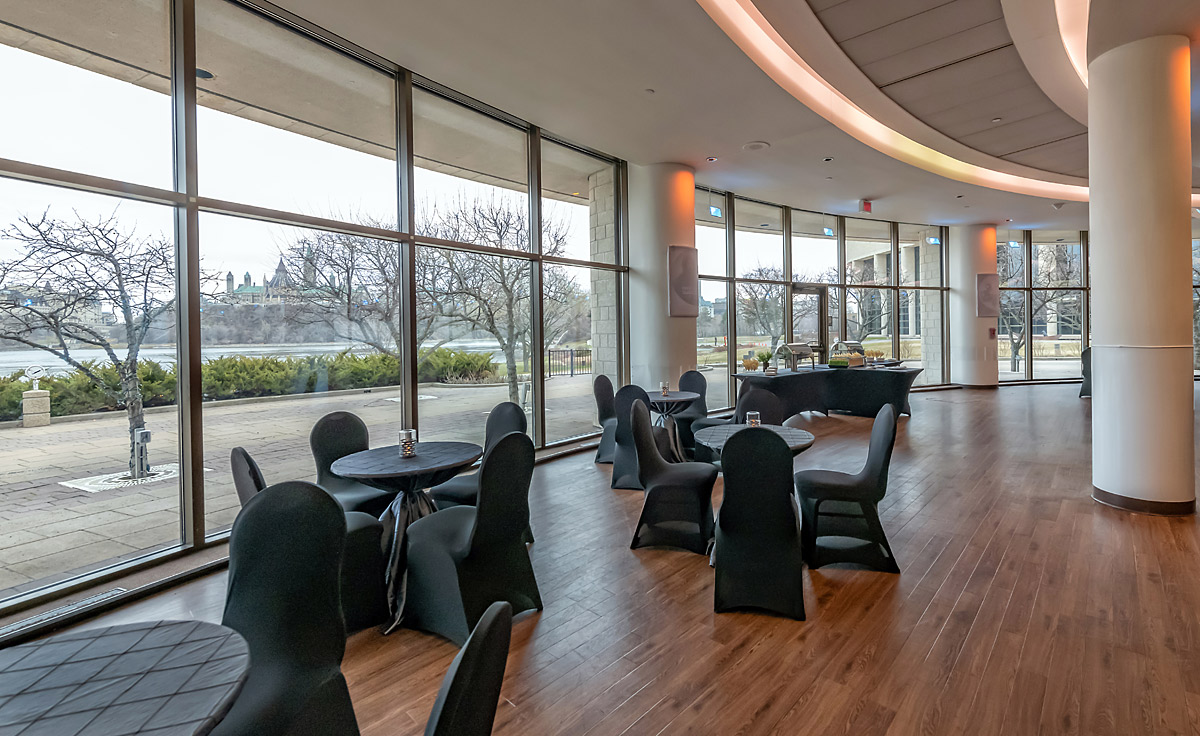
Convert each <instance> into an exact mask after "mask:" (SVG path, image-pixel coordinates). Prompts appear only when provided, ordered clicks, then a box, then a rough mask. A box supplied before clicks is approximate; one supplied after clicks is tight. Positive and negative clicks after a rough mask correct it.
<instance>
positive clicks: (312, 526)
mask: <svg viewBox="0 0 1200 736" xmlns="http://www.w3.org/2000/svg"><path fill="white" fill-rule="evenodd" d="M345 537H346V522H345V519H344V518H343V512H342V510H341V507H339V506H338V504H337V503H336V502H335V501H334V500H333V499H332V498H330V496H329V495H328V494H327V493H325V492H324V491H323V490H321V489H320V488H318V487H317V486H315V485H313V484H311V483H305V482H302V481H289V482H286V483H278V484H276V485H273V486H269V487H267V488H265V489H263V490H262V491H261V492H259V493H258V494H256V495H255V496H254V497H253V498H251V499H250V500H249V502H247V504H246V506H245V507H244V508H243V509H242V512H241V513H240V514H238V517H237V519H236V520H234V522H233V532H232V535H231V537H230V541H229V583H228V589H227V592H226V598H225V613H224V615H223V616H222V619H221V623H222V625H224V626H228V627H229V628H231V629H233V630H234V631H237V632H238V633H239V634H241V635H242V636H243V637H244V638H245V639H246V643H247V644H248V645H249V648H250V669H249V672H248V674H247V677H246V681H245V684H244V685H243V686H242V690H241V692H240V693H239V694H238V696H237V699H236V700H234V702H233V705H232V706H231V707H230V709H229V713H228V714H226V716H225V718H224V719H223V720H222V721H221V722H220V723H218V724H217V725H216V727H215V728H214V729H213V731H212V732H211V733H212V735H213V736H244V735H245V734H255V736H291V735H293V734H299V733H303V734H313V735H317V734H322V735H324V734H328V735H329V736H335V735H337V736H345V735H347V734H357V733H358V725H357V721H356V720H355V717H354V707H353V705H352V704H351V702H350V692H349V690H348V689H347V687H346V679H345V678H344V677H343V676H342V671H341V664H342V656H343V655H344V654H345V649H346V627H345V624H344V622H343V620H342V611H341V608H340V606H339V602H338V597H339V593H338V568H339V565H340V563H341V558H342V547H343V544H344V543H345Z"/></svg>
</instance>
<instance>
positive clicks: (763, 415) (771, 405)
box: [733, 388, 786, 424]
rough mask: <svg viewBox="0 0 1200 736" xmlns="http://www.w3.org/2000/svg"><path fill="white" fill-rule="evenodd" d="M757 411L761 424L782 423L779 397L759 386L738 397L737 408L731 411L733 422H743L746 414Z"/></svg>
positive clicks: (781, 407)
mask: <svg viewBox="0 0 1200 736" xmlns="http://www.w3.org/2000/svg"><path fill="white" fill-rule="evenodd" d="M752 411H756V412H758V415H759V419H760V420H761V421H762V423H763V424H783V420H784V419H786V417H784V416H783V405H782V404H780V403H779V397H778V396H776V395H775V394H773V393H771V392H770V391H764V390H762V389H761V388H752V389H750V390H748V391H746V393H744V394H742V395H741V396H740V397H738V402H737V408H736V409H735V410H734V412H733V422H734V424H745V423H746V414H747V413H749V412H752Z"/></svg>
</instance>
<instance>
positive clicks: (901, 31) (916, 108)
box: [697, 0, 1200, 206]
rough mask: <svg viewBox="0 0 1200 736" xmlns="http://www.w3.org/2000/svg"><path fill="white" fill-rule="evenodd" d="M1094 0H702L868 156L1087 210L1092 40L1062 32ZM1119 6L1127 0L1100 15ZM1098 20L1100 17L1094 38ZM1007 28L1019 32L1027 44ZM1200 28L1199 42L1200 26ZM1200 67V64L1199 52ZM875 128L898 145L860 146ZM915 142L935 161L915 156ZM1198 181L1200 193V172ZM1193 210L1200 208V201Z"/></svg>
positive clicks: (1196, 128)
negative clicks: (1083, 204) (1088, 53)
mask: <svg viewBox="0 0 1200 736" xmlns="http://www.w3.org/2000/svg"><path fill="white" fill-rule="evenodd" d="M1083 1H1085V0H807V3H797V2H790V1H788V0H697V2H698V3H699V4H700V5H701V6H702V7H704V8H705V10H706V12H708V13H709V15H710V16H711V17H712V18H713V20H714V21H715V22H716V23H717V24H718V25H719V26H721V27H722V29H723V30H724V31H725V32H726V33H727V34H728V35H729V36H730V38H732V39H733V40H734V41H735V43H738V45H739V46H740V47H741V48H742V50H743V51H744V52H745V53H746V54H747V55H748V56H749V57H750V58H751V59H752V60H754V61H755V63H756V64H758V65H759V67H760V68H762V69H763V71H764V72H766V73H767V74H768V75H769V76H771V77H772V78H773V79H775V81H776V82H777V83H779V84H780V86H781V87H783V88H784V89H786V90H788V91H789V92H790V93H792V94H793V95H794V96H796V97H797V99H800V100H801V101H803V102H805V103H806V104H807V105H809V106H810V107H812V108H813V109H814V110H817V111H818V112H820V113H821V114H822V115H824V116H825V117H826V118H827V119H829V120H830V121H831V122H833V123H834V124H835V125H838V127H840V128H842V129H843V130H845V131H846V132H848V133H850V134H851V135H854V136H855V137H857V138H858V139H859V140H861V141H863V142H864V143H867V144H868V145H871V146H873V147H875V148H877V149H878V150H881V151H883V152H885V153H887V154H888V155H891V156H893V157H896V158H898V159H899V160H903V161H906V162H908V163H912V164H913V165H916V166H921V167H923V168H925V169H927V170H929V171H935V172H936V173H939V174H942V175H945V176H950V177H952V178H956V179H959V180H960V181H966V182H971V183H976V184H980V185H983V186H991V187H995V188H999V189H1004V190H1007V191H1016V192H1023V193H1028V194H1037V195H1041V196H1059V197H1061V198H1062V199H1077V200H1081V201H1082V200H1086V196H1087V194H1086V189H1085V187H1086V175H1087V156H1088V148H1087V128H1086V126H1085V125H1084V124H1083V123H1082V122H1080V118H1083V119H1086V96H1085V95H1086V88H1083V93H1082V95H1083V96H1081V95H1080V92H1079V88H1080V87H1082V86H1083V84H1084V82H1083V80H1081V79H1080V75H1079V73H1078V71H1076V67H1075V66H1074V63H1075V60H1074V59H1073V58H1072V56H1071V51H1072V50H1074V52H1075V55H1076V56H1078V54H1079V48H1078V47H1079V38H1078V34H1079V33H1081V31H1080V29H1079V28H1067V29H1066V30H1067V31H1069V32H1070V33H1073V34H1075V35H1070V33H1068V34H1067V36H1066V38H1064V33H1063V31H1062V30H1061V29H1060V26H1059V24H1060V22H1062V23H1064V24H1066V23H1071V22H1074V23H1083V24H1086V23H1087V22H1088V17H1087V14H1086V13H1080V12H1079V7H1078V6H1079V4H1080V2H1083ZM1164 1H1165V2H1169V3H1178V5H1177V8H1179V9H1178V11H1177V13H1176V14H1175V16H1173V17H1176V19H1177V20H1178V21H1179V23H1182V24H1184V25H1183V26H1182V27H1185V28H1191V27H1192V26H1191V25H1187V23H1188V22H1190V16H1191V15H1193V14H1196V15H1200V14H1197V13H1196V9H1197V8H1198V7H1200V5H1198V4H1196V3H1195V1H1194V0H1164ZM1111 3H1116V4H1118V5H1120V0H1106V2H1104V3H1100V4H1101V5H1102V6H1103V5H1105V4H1111ZM1060 6H1062V7H1060ZM1121 9H1122V12H1121V13H1120V18H1121V19H1122V20H1123V21H1124V23H1118V24H1117V26H1118V27H1121V28H1122V33H1124V34H1125V35H1124V36H1123V37H1125V38H1128V37H1129V33H1131V32H1133V31H1130V27H1132V26H1133V25H1134V24H1133V23H1132V22H1131V21H1129V18H1130V14H1131V12H1133V11H1132V9H1131V8H1130V7H1129V5H1128V4H1125V5H1122V6H1121ZM1006 12H1009V13H1012V14H1013V15H1015V16H1017V17H1016V18H1012V17H1007V16H1006ZM1185 16H1188V18H1185ZM1095 18H1096V13H1094V12H1093V13H1092V20H1093V25H1094V24H1095ZM1014 21H1016V22H1014ZM1185 21H1186V22H1185ZM1143 25H1145V24H1143ZM1147 27H1148V28H1149V29H1150V30H1149V32H1158V33H1161V32H1162V28H1161V27H1164V26H1162V22H1161V19H1160V20H1159V21H1154V22H1150V25H1149V26H1147ZM1010 28H1016V29H1018V31H1019V32H1018V33H1017V34H1016V38H1014V34H1012V33H1011V32H1010ZM1196 28H1197V33H1195V34H1193V37H1194V38H1195V37H1200V21H1197V23H1196ZM1082 33H1084V34H1085V35H1086V30H1084V31H1082ZM830 41H832V44H834V45H836V49H835V50H834V51H833V52H832V53H831V51H830V49H831V44H830V43H829V42H830ZM1055 46H1057V49H1055ZM1094 46H1095V44H1094V43H1093V47H1094ZM797 49H800V50H802V51H803V53H800V52H798V51H797ZM1092 53H1093V55H1094V53H1095V49H1094V48H1093V49H1092ZM1193 63H1194V65H1197V64H1200V53H1196V54H1193ZM1064 65H1065V66H1064ZM1030 67H1032V68H1033V72H1032V73H1031V69H1030ZM1064 69H1065V70H1066V71H1065V72H1064ZM805 77H815V78H816V79H817V80H819V82H820V84H824V85H826V86H828V87H829V90H828V92H827V93H825V94H826V95H827V96H828V97H829V98H837V97H841V98H843V100H837V99H833V104H832V105H831V104H828V103H827V102H826V100H825V99H822V95H821V94H814V93H813V92H812V90H811V89H806V87H813V86H814V85H812V84H810V83H807V82H806V81H805V80H804V78H805ZM1072 77H1073V79H1072ZM1194 88H1195V87H1194ZM1046 90H1048V91H1049V92H1050V93H1052V94H1053V97H1054V99H1051V95H1049V94H1047V91H1046ZM839 108H846V109H839ZM1064 108H1066V109H1067V110H1069V111H1070V113H1071V114H1069V113H1068V112H1066V111H1064ZM831 113H832V114H831ZM1197 117H1198V120H1197V123H1196V124H1194V125H1193V137H1194V139H1195V140H1196V141H1197V143H1196V145H1195V146H1194V149H1195V153H1196V162H1197V163H1200V116H1197ZM863 118H866V122H864V121H863V120H862V119H863ZM878 126H883V127H885V129H887V130H888V131H889V132H891V133H893V135H891V136H889V135H886V134H883V133H879V132H876V133H874V134H862V131H863V130H865V129H870V128H872V127H878ZM913 143H915V144H918V145H919V146H924V147H927V148H929V149H932V152H933V154H935V155H930V152H929V151H921V152H919V153H918V154H916V155H914V154H913V151H912V150H911V149H912V148H913V146H912V145H911V144H913ZM946 158H949V159H951V160H952V162H948V161H946V160H945V159H946ZM955 164H958V165H957V166H956V165H955ZM1194 180H1195V181H1198V182H1200V168H1197V169H1196V171H1195V174H1194ZM1034 182H1036V183H1034ZM1055 185H1057V186H1055ZM1071 185H1074V186H1071ZM1049 192H1055V193H1054V194H1050V193H1049ZM1192 199H1193V204H1194V205H1198V206H1200V194H1195V193H1194V194H1193V197H1192Z"/></svg>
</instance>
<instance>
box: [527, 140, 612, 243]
mask: <svg viewBox="0 0 1200 736" xmlns="http://www.w3.org/2000/svg"><path fill="white" fill-rule="evenodd" d="M616 186H617V184H616V167H615V166H613V165H612V164H611V163H609V162H608V161H604V160H602V159H598V158H596V157H595V156H589V155H587V154H586V153H580V152H579V151H576V150H574V149H572V148H567V147H566V146H560V145H558V144H557V143H551V142H549V141H543V142H542V252H543V253H545V254H546V255H551V256H562V257H564V258H574V259H576V260H580V261H598V262H600V263H616V262H617V195H616Z"/></svg>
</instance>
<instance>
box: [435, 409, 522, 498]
mask: <svg viewBox="0 0 1200 736" xmlns="http://www.w3.org/2000/svg"><path fill="white" fill-rule="evenodd" d="M528 428H529V422H528V420H527V419H526V418H525V411H524V410H523V409H522V408H521V407H519V406H517V405H516V404H514V403H513V402H511V401H503V402H501V403H499V404H496V406H494V407H492V410H491V412H489V413H488V418H487V424H485V425H484V430H483V451H484V452H487V451H488V450H489V449H491V447H492V445H494V444H496V443H497V442H499V441H500V438H501V437H503V436H504V435H506V434H508V433H509V432H520V433H522V434H524V433H525V432H526V431H527V430H528ZM429 495H431V496H433V500H434V501H436V502H437V507H438V508H439V509H447V508H450V507H451V506H474V505H475V499H476V497H477V496H479V473H463V474H460V475H456V476H454V477H453V478H451V479H450V480H448V481H446V482H445V483H442V484H441V485H438V486H434V487H433V488H432V489H430V491H429Z"/></svg>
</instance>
